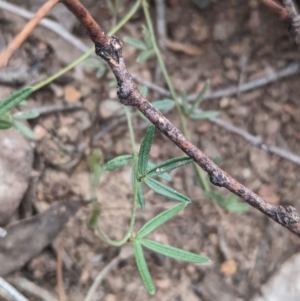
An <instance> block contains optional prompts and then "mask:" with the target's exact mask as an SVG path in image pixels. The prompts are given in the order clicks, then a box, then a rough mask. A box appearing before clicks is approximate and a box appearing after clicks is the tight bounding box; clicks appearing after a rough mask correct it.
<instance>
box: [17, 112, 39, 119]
mask: <svg viewBox="0 0 300 301" xmlns="http://www.w3.org/2000/svg"><path fill="white" fill-rule="evenodd" d="M39 115H40V113H39V112H38V111H37V110H30V111H28V112H19V113H16V114H14V115H13V117H14V118H15V119H21V120H22V119H34V118H37V117H39Z"/></svg>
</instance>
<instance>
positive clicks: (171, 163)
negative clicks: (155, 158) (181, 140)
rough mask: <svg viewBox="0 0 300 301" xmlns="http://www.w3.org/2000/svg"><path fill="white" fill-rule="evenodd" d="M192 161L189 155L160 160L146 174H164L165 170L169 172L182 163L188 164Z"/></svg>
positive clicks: (148, 175)
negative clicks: (160, 161)
mask: <svg viewBox="0 0 300 301" xmlns="http://www.w3.org/2000/svg"><path fill="white" fill-rule="evenodd" d="M191 162H193V159H191V158H190V157H186V156H184V157H179V158H172V159H170V160H167V161H165V162H162V163H160V164H158V165H156V166H155V167H154V168H152V169H150V170H149V171H148V173H147V174H146V176H147V177H156V176H158V175H161V174H164V173H165V172H170V171H171V170H173V169H176V168H179V167H181V166H183V165H186V164H189V163H191Z"/></svg>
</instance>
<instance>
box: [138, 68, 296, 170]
mask: <svg viewBox="0 0 300 301" xmlns="http://www.w3.org/2000/svg"><path fill="white" fill-rule="evenodd" d="M296 70H297V72H299V71H300V64H298V63H294V64H293V65H290V66H289V67H287V68H285V69H283V70H281V71H280V72H278V73H277V76H276V77H279V76H283V74H285V76H286V74H290V72H292V71H293V72H294V71H296ZM133 77H134V79H136V80H137V81H139V82H141V83H142V84H143V85H145V86H147V87H148V88H150V89H155V90H156V91H157V92H159V93H160V94H162V95H165V96H170V92H169V91H168V90H165V89H164V88H162V87H159V86H157V85H154V84H152V83H150V82H148V81H145V80H143V79H141V78H140V77H138V76H137V75H134V76H133ZM273 78H274V76H273ZM263 82H266V78H263V79H259V80H255V81H253V82H249V83H247V84H245V85H242V86H240V89H245V86H246V87H248V88H250V87H251V88H253V89H254V87H257V86H258V84H262V83H263ZM238 90H239V88H238V87H233V88H229V89H226V90H220V91H216V92H213V93H211V94H209V95H208V96H212V94H218V95H220V94H223V95H224V94H225V93H229V92H233V91H235V92H238ZM224 92H225V93H224ZM195 97H196V95H190V96H189V97H188V99H189V100H193V99H195ZM204 99H206V97H204ZM178 101H179V103H181V102H182V100H181V98H179V99H178ZM166 112H167V111H166ZM199 112H200V110H199ZM209 120H210V121H211V122H212V123H215V124H217V125H218V126H220V127H222V128H224V129H225V130H227V131H229V132H231V133H234V134H236V135H239V136H241V137H242V138H244V139H245V140H246V141H248V142H249V143H251V144H252V145H254V146H256V147H258V148H260V149H263V150H265V151H268V152H270V153H273V154H276V155H278V156H280V157H282V158H284V159H287V160H289V161H291V162H293V163H296V164H298V165H300V156H297V155H296V154H293V153H291V152H289V151H287V150H284V149H281V148H279V147H276V146H272V145H269V144H267V143H265V142H264V141H263V140H262V139H261V138H260V137H256V136H253V135H251V134H250V133H248V132H247V131H245V130H243V129H241V128H239V127H237V126H234V125H232V124H230V123H228V122H226V121H223V120H222V119H219V118H210V119H209Z"/></svg>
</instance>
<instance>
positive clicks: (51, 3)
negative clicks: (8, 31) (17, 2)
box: [0, 0, 59, 68]
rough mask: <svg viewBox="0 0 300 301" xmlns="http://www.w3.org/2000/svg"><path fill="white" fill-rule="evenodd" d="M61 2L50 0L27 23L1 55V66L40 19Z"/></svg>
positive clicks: (0, 66)
mask: <svg viewBox="0 0 300 301" xmlns="http://www.w3.org/2000/svg"><path fill="white" fill-rule="evenodd" d="M58 2H59V0H48V1H47V2H46V3H45V4H44V5H43V6H42V7H41V8H40V9H39V10H38V11H37V13H36V14H35V15H34V17H33V18H32V19H31V20H30V21H29V22H28V23H27V24H26V25H25V27H24V28H23V30H22V31H21V32H20V33H19V34H18V35H17V36H16V37H15V38H14V40H13V41H12V42H11V43H10V44H9V45H8V47H7V48H6V50H5V51H4V52H3V53H2V54H1V55H0V68H2V67H4V66H5V65H6V63H7V61H8V60H9V59H10V58H11V56H12V55H13V54H14V52H15V51H16V50H17V49H18V48H19V47H20V45H21V44H22V43H23V42H24V40H25V39H26V38H27V37H28V36H29V34H30V33H31V32H32V31H33V29H34V28H35V27H36V26H37V24H38V23H39V22H40V20H41V19H42V18H43V17H44V16H45V15H46V14H47V13H48V12H49V11H50V10H51V9H52V8H53V7H54V6H55V5H56V4H57V3H58Z"/></svg>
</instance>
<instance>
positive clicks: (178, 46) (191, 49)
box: [166, 40, 203, 56]
mask: <svg viewBox="0 0 300 301" xmlns="http://www.w3.org/2000/svg"><path fill="white" fill-rule="evenodd" d="M166 45H167V47H168V48H169V49H170V50H173V51H178V52H183V53H185V54H188V55H195V56H197V55H201V54H203V49H202V48H200V47H196V46H193V45H191V44H187V43H184V44H183V43H180V42H176V41H171V40H167V43H166Z"/></svg>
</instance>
